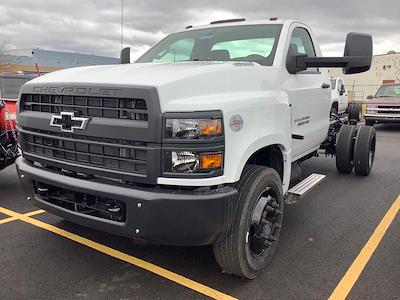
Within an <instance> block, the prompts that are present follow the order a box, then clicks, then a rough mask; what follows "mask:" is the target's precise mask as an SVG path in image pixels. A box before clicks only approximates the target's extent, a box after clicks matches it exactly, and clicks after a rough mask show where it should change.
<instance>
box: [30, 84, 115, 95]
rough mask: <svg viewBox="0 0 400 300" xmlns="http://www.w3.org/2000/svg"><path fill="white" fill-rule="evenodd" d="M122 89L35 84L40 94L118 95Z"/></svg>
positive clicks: (34, 90)
mask: <svg viewBox="0 0 400 300" xmlns="http://www.w3.org/2000/svg"><path fill="white" fill-rule="evenodd" d="M120 91H121V89H113V88H92V87H72V86H63V87H59V86H35V87H33V92H34V93H40V94H42V93H43V94H60V95H91V96H96V95H97V96H109V97H111V96H117V95H118V92H120Z"/></svg>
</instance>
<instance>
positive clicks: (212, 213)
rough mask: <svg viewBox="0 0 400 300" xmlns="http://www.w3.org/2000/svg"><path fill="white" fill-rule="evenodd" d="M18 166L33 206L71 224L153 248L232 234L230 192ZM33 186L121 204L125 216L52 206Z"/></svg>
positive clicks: (233, 207)
mask: <svg viewBox="0 0 400 300" xmlns="http://www.w3.org/2000/svg"><path fill="white" fill-rule="evenodd" d="M16 165H17V170H18V173H19V176H20V178H21V183H22V185H23V188H24V191H25V193H26V195H27V197H29V198H30V200H31V201H32V202H33V204H34V205H36V206H38V207H40V208H42V209H44V210H46V211H48V212H50V213H53V214H55V215H58V216H60V217H62V218H64V219H66V220H69V221H71V222H73V223H77V224H80V225H83V226H87V227H91V228H94V229H97V230H101V231H105V232H110V233H113V234H117V235H121V236H126V237H131V238H135V239H140V240H144V241H147V242H150V243H156V244H165V245H207V244H211V243H213V242H215V241H216V240H218V239H219V238H220V237H221V236H223V235H224V234H226V232H227V231H228V230H229V229H230V226H231V224H232V222H233V218H234V214H235V210H236V201H237V190H236V189H234V188H232V187H227V186H225V187H220V188H217V189H209V190H207V191H203V192H198V191H183V190H179V189H166V188H156V187H154V188H151V187H149V188H130V187H129V188H128V187H122V186H117V185H111V184H105V183H99V182H94V181H88V180H83V179H78V178H73V177H69V176H64V175H61V174H57V173H53V172H51V171H47V170H44V169H40V168H37V167H34V166H32V165H31V164H30V163H29V162H28V161H27V160H25V159H24V158H22V157H20V158H18V159H17V161H16ZM35 182H40V183H44V184H48V185H52V186H55V187H59V188H62V189H64V190H68V191H72V192H78V193H85V194H88V195H96V196H99V197H107V198H109V199H115V200H117V201H120V202H123V203H124V205H125V208H126V217H125V219H124V221H123V222H117V221H112V220H108V219H104V218H99V217H95V216H91V215H87V214H84V213H81V212H77V211H73V210H70V209H66V208H63V207H61V206H58V205H54V204H53V203H49V202H47V201H45V200H44V199H43V198H42V197H41V196H40V195H39V194H38V193H37V192H35V188H34V183H35Z"/></svg>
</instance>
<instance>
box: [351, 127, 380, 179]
mask: <svg viewBox="0 0 400 300" xmlns="http://www.w3.org/2000/svg"><path fill="white" fill-rule="evenodd" d="M375 146H376V133H375V129H374V127H372V126H362V127H361V128H360V129H359V130H358V133H357V137H356V143H355V146H354V170H355V172H356V174H357V175H362V176H368V175H369V174H370V173H371V170H372V166H373V164H374V158H375Z"/></svg>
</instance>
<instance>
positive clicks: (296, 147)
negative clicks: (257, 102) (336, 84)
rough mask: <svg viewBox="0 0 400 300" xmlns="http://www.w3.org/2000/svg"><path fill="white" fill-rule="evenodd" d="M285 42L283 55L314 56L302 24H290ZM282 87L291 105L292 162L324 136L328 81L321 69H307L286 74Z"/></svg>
mask: <svg viewBox="0 0 400 300" xmlns="http://www.w3.org/2000/svg"><path fill="white" fill-rule="evenodd" d="M288 43H289V44H288V45H287V46H288V47H287V49H288V53H287V56H289V55H297V54H306V55H308V56H310V57H315V56H316V55H317V51H316V49H315V47H314V43H313V40H312V38H311V35H310V32H309V30H308V29H307V28H305V27H302V26H294V28H293V30H292V31H291V36H290V38H289V40H288ZM318 52H320V51H319V49H318ZM285 86H286V90H287V94H288V97H289V103H290V105H291V118H292V120H291V126H292V160H293V161H294V160H297V159H299V158H301V157H303V156H304V155H306V154H308V153H310V152H312V151H314V150H316V149H317V148H318V147H319V145H320V144H321V143H322V142H323V141H324V140H325V138H326V134H327V132H328V127H329V112H330V102H331V89H330V80H329V77H328V75H327V73H326V71H325V70H320V69H318V68H308V69H307V70H304V71H301V72H298V73H296V74H289V77H288V80H287V82H286V84H285Z"/></svg>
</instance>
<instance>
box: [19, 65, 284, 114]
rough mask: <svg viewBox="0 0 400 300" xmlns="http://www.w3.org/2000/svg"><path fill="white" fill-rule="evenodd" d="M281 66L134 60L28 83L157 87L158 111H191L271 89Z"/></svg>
mask: <svg viewBox="0 0 400 300" xmlns="http://www.w3.org/2000/svg"><path fill="white" fill-rule="evenodd" d="M280 69H281V68H279V67H265V66H261V65H259V64H257V63H251V62H175V63H140V64H139V63H135V64H126V65H104V66H90V67H78V68H71V69H65V70H60V71H56V72H52V73H49V74H47V75H44V76H41V77H38V78H36V79H34V80H32V81H30V82H28V83H27V85H47V84H49V85H50V84H51V85H57V84H63V85H69V84H70V85H85V84H87V85H104V86H113V85H114V86H118V85H119V86H121V85H122V86H132V87H138V86H139V87H140V86H148V87H156V89H157V91H158V94H159V98H160V105H161V111H171V110H174V111H177V110H178V111H180V110H188V107H191V109H190V110H193V109H194V107H193V105H195V103H197V102H198V101H199V100H200V99H202V100H201V101H202V109H203V110H204V105H205V103H204V101H208V100H204V99H213V100H212V101H210V103H207V104H206V105H208V107H207V108H208V109H210V110H211V109H215V108H216V105H217V104H216V103H215V102H216V101H215V97H216V95H218V97H219V99H222V98H223V97H224V96H227V94H232V93H241V92H249V91H251V92H252V93H257V92H263V91H264V92H265V91H267V90H270V89H274V82H275V80H276V79H277V76H278V72H277V71H278V70H280ZM275 88H276V85H275ZM206 95H207V97H205V96H206ZM211 95H212V96H211ZM228 98H229V97H228ZM220 105H221V102H220V103H219V106H220ZM219 109H221V107H219Z"/></svg>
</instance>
